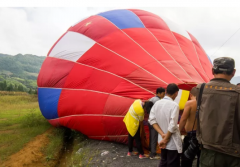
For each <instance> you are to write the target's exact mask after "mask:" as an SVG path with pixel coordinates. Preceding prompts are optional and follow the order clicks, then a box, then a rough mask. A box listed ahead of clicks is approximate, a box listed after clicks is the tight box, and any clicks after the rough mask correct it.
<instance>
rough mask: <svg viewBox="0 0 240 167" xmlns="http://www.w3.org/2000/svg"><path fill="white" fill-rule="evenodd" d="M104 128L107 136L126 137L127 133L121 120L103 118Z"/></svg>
mask: <svg viewBox="0 0 240 167" xmlns="http://www.w3.org/2000/svg"><path fill="white" fill-rule="evenodd" d="M102 119H103V122H104V128H105V130H106V132H107V134H108V135H110V136H114V135H116V136H118V135H128V131H127V128H126V125H125V123H124V122H123V118H110V117H108V118H107V117H103V118H102Z"/></svg>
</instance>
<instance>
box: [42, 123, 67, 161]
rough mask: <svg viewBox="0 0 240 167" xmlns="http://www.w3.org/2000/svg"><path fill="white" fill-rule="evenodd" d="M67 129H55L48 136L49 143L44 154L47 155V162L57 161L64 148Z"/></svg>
mask: <svg viewBox="0 0 240 167" xmlns="http://www.w3.org/2000/svg"><path fill="white" fill-rule="evenodd" d="M64 132H65V128H63V127H61V128H54V129H53V130H52V132H51V133H50V134H48V138H49V143H48V145H47V147H46V148H44V150H43V152H44V154H45V159H46V161H47V162H48V161H51V160H56V158H58V156H59V153H60V151H61V149H62V146H63V142H64V141H63V137H64Z"/></svg>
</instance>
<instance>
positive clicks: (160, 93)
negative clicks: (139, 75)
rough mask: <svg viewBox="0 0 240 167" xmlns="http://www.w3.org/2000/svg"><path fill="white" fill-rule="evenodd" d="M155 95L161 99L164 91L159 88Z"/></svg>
mask: <svg viewBox="0 0 240 167" xmlns="http://www.w3.org/2000/svg"><path fill="white" fill-rule="evenodd" d="M156 95H157V96H158V97H159V98H160V99H162V98H163V97H164V96H165V89H164V88H162V87H160V88H157V90H156Z"/></svg>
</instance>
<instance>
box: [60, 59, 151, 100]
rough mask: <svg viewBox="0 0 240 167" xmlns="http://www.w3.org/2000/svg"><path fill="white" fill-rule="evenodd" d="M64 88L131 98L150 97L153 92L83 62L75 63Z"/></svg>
mask: <svg viewBox="0 0 240 167" xmlns="http://www.w3.org/2000/svg"><path fill="white" fill-rule="evenodd" d="M64 88H73V89H74V88H75V89H90V90H95V91H101V92H106V93H113V94H116V95H120V96H122V95H123V94H124V96H125V97H129V98H143V99H145V98H148V97H150V96H152V95H153V94H152V93H150V92H147V91H146V90H144V89H141V88H140V87H138V86H136V85H134V84H133V83H130V82H128V81H126V80H124V79H123V78H119V77H117V76H114V75H112V74H109V73H106V72H103V71H99V70H97V69H94V68H91V67H87V66H84V65H81V64H75V66H74V67H73V68H72V71H71V73H70V74H69V75H68V78H67V80H66V82H65V84H64Z"/></svg>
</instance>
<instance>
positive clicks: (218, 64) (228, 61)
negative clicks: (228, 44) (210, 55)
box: [213, 57, 235, 72]
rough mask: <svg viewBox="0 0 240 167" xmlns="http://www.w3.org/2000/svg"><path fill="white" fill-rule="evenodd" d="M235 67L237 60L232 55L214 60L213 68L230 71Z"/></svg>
mask: <svg viewBox="0 0 240 167" xmlns="http://www.w3.org/2000/svg"><path fill="white" fill-rule="evenodd" d="M234 68H235V61H234V59H232V58H230V57H219V58H216V59H214V61H213V69H214V70H218V71H222V72H228V71H232V70H233V69H234Z"/></svg>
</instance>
